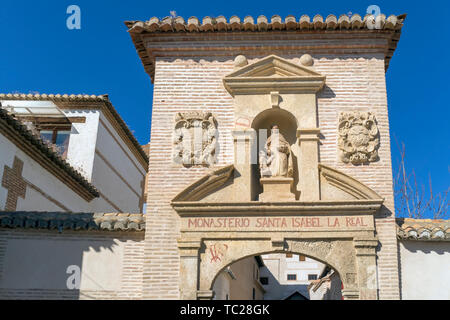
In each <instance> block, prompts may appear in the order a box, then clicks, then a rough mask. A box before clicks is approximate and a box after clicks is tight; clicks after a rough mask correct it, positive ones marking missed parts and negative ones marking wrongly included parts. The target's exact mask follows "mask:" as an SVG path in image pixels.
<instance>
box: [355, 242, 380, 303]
mask: <svg viewBox="0 0 450 320" xmlns="http://www.w3.org/2000/svg"><path fill="white" fill-rule="evenodd" d="M353 245H354V247H355V251H356V270H357V275H358V276H357V277H358V279H357V284H358V287H359V299H361V300H376V299H377V298H378V295H377V289H378V281H377V265H376V247H377V246H378V239H376V238H355V239H354V240H353Z"/></svg>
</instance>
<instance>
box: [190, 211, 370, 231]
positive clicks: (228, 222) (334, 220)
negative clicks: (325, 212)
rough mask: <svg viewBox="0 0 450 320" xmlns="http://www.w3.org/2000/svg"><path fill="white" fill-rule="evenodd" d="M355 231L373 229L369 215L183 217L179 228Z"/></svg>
mask: <svg viewBox="0 0 450 320" xmlns="http://www.w3.org/2000/svg"><path fill="white" fill-rule="evenodd" d="M327 230H330V231H356V230H374V221H373V216H369V215H364V216H360V215H359V216H307V217H305V216H301V217H296V216H276V217H270V216H266V217H254V216H252V217H246V216H240V217H184V218H182V219H181V231H183V232H189V231H193V232H197V231H231V232H236V231H242V232H247V231H261V232H268V231H327Z"/></svg>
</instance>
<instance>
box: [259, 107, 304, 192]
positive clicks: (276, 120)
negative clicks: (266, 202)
mask: <svg viewBox="0 0 450 320" xmlns="http://www.w3.org/2000/svg"><path fill="white" fill-rule="evenodd" d="M275 124H276V125H278V127H279V128H280V133H281V134H282V135H283V136H284V137H285V138H286V140H287V141H288V142H289V144H290V146H291V151H292V157H293V166H294V173H293V178H294V184H293V189H292V190H291V192H292V193H294V194H295V195H296V199H298V198H299V196H300V193H299V192H298V191H297V184H298V176H299V173H298V164H297V163H298V156H299V148H298V143H297V129H298V123H297V119H296V117H295V116H294V115H293V114H292V113H290V112H289V111H286V110H284V109H280V108H271V109H266V110H264V111H262V112H260V113H259V114H257V115H256V117H255V118H254V119H253V121H252V124H251V127H252V129H253V130H255V133H256V137H255V139H256V140H255V143H254V147H257V154H259V152H260V151H261V150H264V146H265V144H266V141H267V138H268V137H269V136H270V128H271V126H272V125H275ZM251 174H252V200H257V199H258V195H259V194H261V193H262V191H263V190H262V188H261V184H260V183H259V179H260V178H261V175H260V170H259V164H258V163H256V164H253V165H252V170H251Z"/></svg>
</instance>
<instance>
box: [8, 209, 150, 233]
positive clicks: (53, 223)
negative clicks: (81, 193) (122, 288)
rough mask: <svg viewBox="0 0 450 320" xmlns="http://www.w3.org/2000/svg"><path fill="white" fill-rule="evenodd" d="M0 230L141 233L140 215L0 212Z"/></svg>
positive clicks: (141, 219) (143, 221) (142, 223)
mask: <svg viewBox="0 0 450 320" xmlns="http://www.w3.org/2000/svg"><path fill="white" fill-rule="evenodd" d="M0 228H25V229H29V228H31V229H49V230H52V229H54V230H58V231H62V230H103V231H143V230H145V219H144V216H143V214H141V213H136V214H133V213H60V212H2V211H0Z"/></svg>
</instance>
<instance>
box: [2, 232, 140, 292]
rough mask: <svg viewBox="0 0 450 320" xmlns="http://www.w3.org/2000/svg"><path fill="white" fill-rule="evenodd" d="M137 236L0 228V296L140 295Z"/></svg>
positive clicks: (131, 233) (130, 233)
mask: <svg viewBox="0 0 450 320" xmlns="http://www.w3.org/2000/svg"><path fill="white" fill-rule="evenodd" d="M143 238H144V233H143V232H107V231H106V232H105V231H103V232H92V231H90V232H85V231H64V232H63V233H58V232H57V231H54V232H53V231H46V230H23V229H13V230H8V229H0V299H5V298H11V299H28V298H35V299H45V298H53V299H55V298H56V299H64V298H68V299H94V298H97V299H98V298H100V299H113V298H116V299H117V298H119V299H125V298H141V296H142V262H143Z"/></svg>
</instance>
